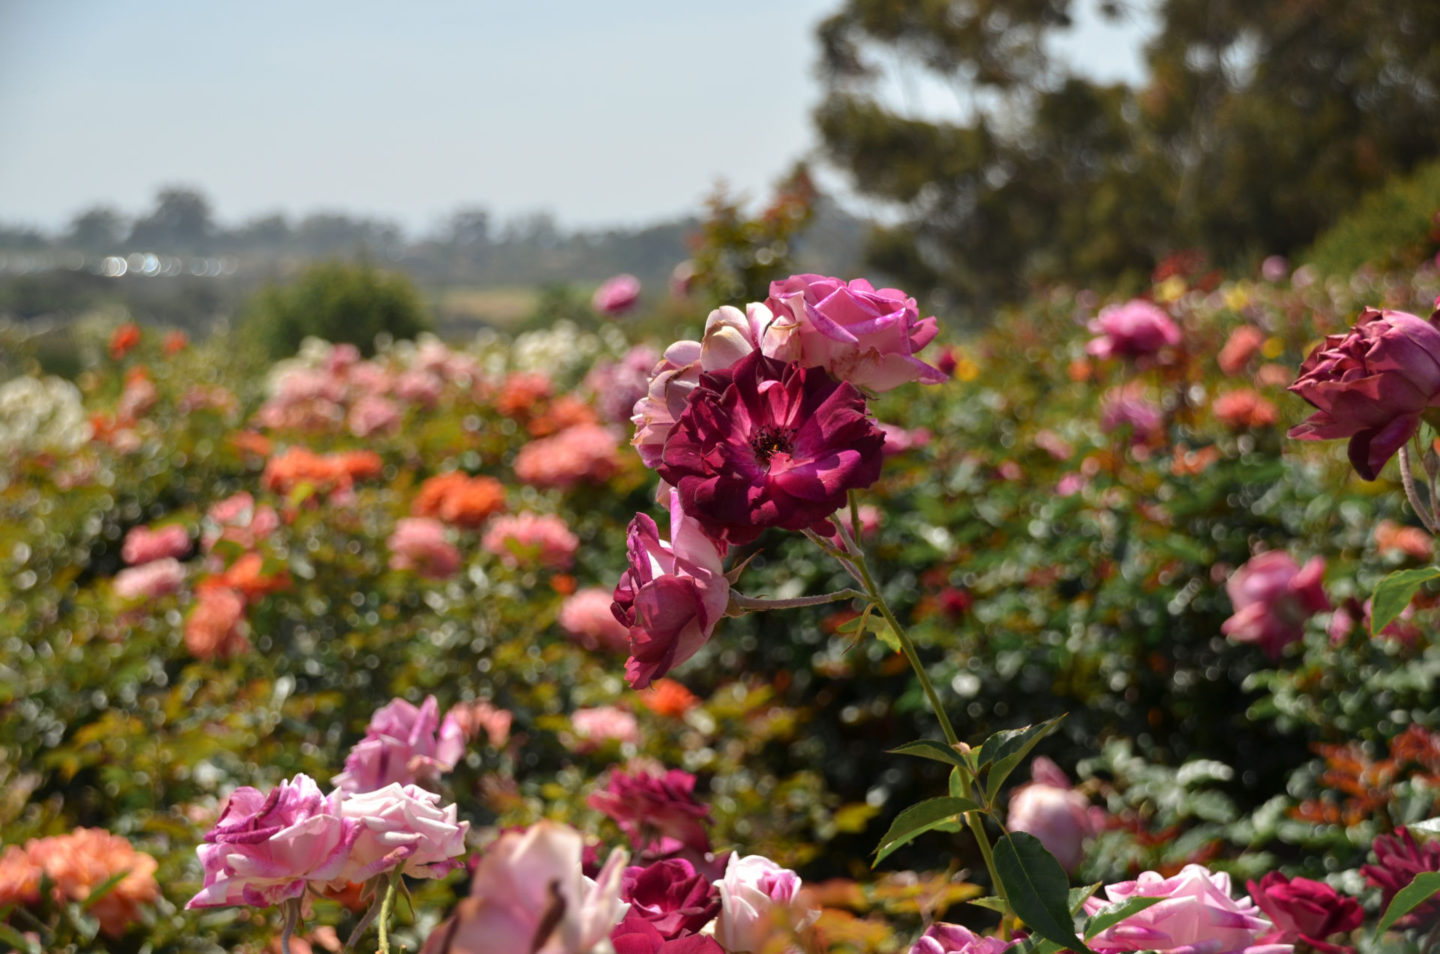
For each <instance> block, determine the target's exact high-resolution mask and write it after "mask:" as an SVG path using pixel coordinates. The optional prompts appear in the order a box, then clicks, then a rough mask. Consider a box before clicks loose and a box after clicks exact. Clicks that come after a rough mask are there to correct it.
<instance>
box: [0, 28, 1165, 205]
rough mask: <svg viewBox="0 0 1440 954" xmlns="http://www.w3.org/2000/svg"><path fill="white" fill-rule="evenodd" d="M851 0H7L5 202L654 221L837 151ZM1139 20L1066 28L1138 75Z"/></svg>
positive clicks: (1107, 72)
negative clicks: (829, 27)
mask: <svg viewBox="0 0 1440 954" xmlns="http://www.w3.org/2000/svg"><path fill="white" fill-rule="evenodd" d="M839 2H840V0H726V2H724V3H716V2H705V3H697V2H692V0H526V2H518V3H517V2H505V3H500V2H495V0H470V2H461V0H414V2H411V3H405V4H400V3H395V2H379V0H345V2H335V0H245V2H243V3H242V2H229V0H206V2H199V3H197V2H195V0H183V2H182V0H146V2H144V3H139V2H133V0H132V2H128V3H127V2H123V0H62V2H49V0H0V222H5V223H10V224H22V223H23V224H28V225H35V226H39V227H41V228H44V229H55V228H58V227H61V226H63V225H64V224H65V223H66V222H67V221H68V220H69V219H70V218H71V217H72V216H73V215H74V214H75V213H76V212H77V211H80V210H81V209H84V208H87V207H90V206H93V205H96V204H107V205H111V206H114V207H116V208H118V209H119V210H121V211H122V212H124V213H126V214H130V215H134V214H138V213H142V212H144V211H145V210H147V209H148V208H149V207H150V205H151V203H152V201H153V198H154V195H155V192H156V190H157V188H159V187H161V186H165V185H172V184H176V185H185V186H190V187H194V188H197V189H199V190H200V191H202V192H203V193H205V195H206V196H207V197H208V198H209V199H210V200H211V202H212V203H213V205H214V207H215V212H216V215H217V217H218V218H219V219H220V220H221V221H222V222H225V223H227V224H235V223H238V222H240V221H243V220H245V219H248V218H252V217H255V216H258V215H261V214H265V213H269V212H273V211H283V212H286V213H287V214H290V215H296V214H304V213H306V212H312V211H316V210H322V209H324V210H343V211H346V212H349V213H352V214H364V215H378V216H383V217H386V218H391V219H395V220H397V221H399V222H400V223H401V224H402V225H403V226H405V227H406V228H407V229H409V230H412V231H421V230H425V229H428V228H431V227H433V226H435V225H436V224H437V223H438V222H440V221H441V220H442V219H443V218H444V216H445V215H446V214H448V213H449V212H450V211H452V210H454V209H455V208H457V207H459V206H480V207H484V208H488V209H490V210H491V212H492V213H494V214H495V215H496V216H498V217H499V218H501V219H504V218H509V217H513V216H517V215H524V214H527V213H532V212H536V211H546V212H549V213H551V214H553V215H555V216H556V218H557V219H558V221H559V222H560V223H561V224H562V225H563V226H566V227H570V228H598V227H603V226H625V225H637V224H641V223H645V222H653V221H656V220H661V219H665V218H672V217H675V216H680V215H685V214H693V213H695V212H697V211H698V210H699V209H700V206H701V203H702V201H703V200H704V198H705V196H706V195H708V194H709V193H710V192H711V191H712V189H713V188H714V186H715V184H716V182H718V181H721V180H723V181H724V182H726V183H727V184H728V185H729V186H730V187H731V188H733V189H735V190H738V191H739V192H741V193H742V194H744V195H747V196H750V197H752V198H760V197H763V196H765V195H766V194H767V193H768V189H769V187H770V186H771V185H772V184H773V183H774V182H775V181H776V180H777V179H778V178H780V177H781V176H782V175H783V174H784V173H785V172H786V171H787V170H788V169H789V168H790V167H791V166H792V165H793V163H794V162H795V161H796V160H797V159H799V158H801V157H804V156H807V155H811V154H813V152H814V151H815V149H816V142H817V137H816V134H815V132H814V130H813V128H812V124H811V122H810V113H811V111H812V110H813V108H814V107H815V105H816V104H817V103H818V102H819V100H820V98H821V95H822V91H821V87H820V83H819V81H818V79H817V78H816V76H815V66H816V63H817V61H818V56H819V53H818V46H817V44H816V42H815V39H814V34H815V29H814V28H815V25H816V24H817V23H818V22H819V21H820V20H821V19H823V18H824V17H825V16H827V15H829V14H830V13H832V12H833V11H834V10H835V9H836V8H837V7H838V5H839ZM1139 39H1140V31H1139V28H1138V27H1134V26H1132V27H1130V28H1128V29H1122V30H1118V31H1117V30H1109V29H1105V28H1103V27H1101V26H1099V25H1098V24H1096V23H1092V22H1088V21H1086V22H1084V23H1083V24H1082V27H1081V29H1080V30H1079V31H1077V35H1076V36H1075V37H1074V38H1072V39H1070V40H1068V41H1067V42H1066V43H1065V44H1064V48H1065V51H1066V52H1067V53H1068V54H1069V55H1070V56H1071V58H1072V59H1073V60H1074V61H1075V62H1076V63H1077V64H1078V65H1080V66H1081V67H1082V68H1083V69H1086V70H1087V71H1089V72H1091V73H1093V74H1095V75H1098V76H1101V77H1102V78H1106V79H1132V80H1133V79H1136V78H1138V76H1139V75H1140V65H1139V57H1138V45H1139ZM822 181H824V180H822ZM834 184H835V185H836V186H838V185H839V180H838V179H837V180H835V181H834Z"/></svg>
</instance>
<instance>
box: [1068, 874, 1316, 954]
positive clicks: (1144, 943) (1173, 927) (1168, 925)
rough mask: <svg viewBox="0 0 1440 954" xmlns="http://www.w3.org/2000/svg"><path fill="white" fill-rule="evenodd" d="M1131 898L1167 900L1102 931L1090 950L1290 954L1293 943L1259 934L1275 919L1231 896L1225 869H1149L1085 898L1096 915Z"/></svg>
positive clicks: (1105, 953)
mask: <svg viewBox="0 0 1440 954" xmlns="http://www.w3.org/2000/svg"><path fill="white" fill-rule="evenodd" d="M1131 898H1165V899H1166V900H1165V901H1163V902H1161V903H1160V904H1156V905H1152V906H1151V907H1148V908H1146V909H1145V910H1143V911H1140V912H1138V913H1136V914H1132V915H1130V917H1128V918H1126V919H1125V920H1123V921H1121V922H1120V923H1119V924H1116V925H1113V926H1112V927H1108V928H1106V929H1105V930H1103V931H1101V932H1100V933H1099V934H1097V935H1096V936H1095V937H1094V938H1092V939H1091V941H1090V948H1091V950H1093V951H1095V952H1097V954H1115V952H1119V951H1156V952H1160V954H1165V952H1174V954H1198V952H1200V951H1204V952H1205V954H1292V948H1291V945H1289V944H1271V943H1267V942H1264V941H1262V940H1261V938H1262V937H1264V936H1265V935H1266V934H1268V933H1269V932H1270V930H1271V929H1272V927H1273V925H1271V923H1270V922H1269V921H1267V920H1265V918H1263V917H1261V916H1260V913H1259V911H1258V910H1257V909H1256V907H1255V902H1253V901H1251V900H1250V899H1249V898H1246V899H1244V900H1242V901H1236V900H1235V899H1233V898H1231V897H1230V876H1229V875H1227V874H1225V873H1224V872H1213V873H1212V872H1211V871H1210V870H1209V869H1207V868H1204V867H1202V866H1201V865H1186V866H1185V868H1184V869H1183V870H1182V871H1181V872H1180V873H1179V874H1178V875H1175V876H1174V877H1173V878H1166V877H1162V876H1161V875H1160V874H1158V873H1157V872H1154V871H1146V872H1143V873H1142V874H1141V875H1140V877H1139V878H1138V879H1136V880H1134V881H1124V882H1121V883H1119V884H1112V885H1108V886H1107V887H1106V888H1105V898H1104V899H1101V898H1099V897H1092V898H1090V899H1089V900H1087V901H1086V902H1085V913H1086V914H1089V915H1091V916H1094V915H1096V914H1099V913H1100V912H1101V911H1104V910H1105V909H1107V908H1109V907H1113V906H1115V905H1119V904H1123V903H1124V902H1126V901H1128V900H1130V899H1131Z"/></svg>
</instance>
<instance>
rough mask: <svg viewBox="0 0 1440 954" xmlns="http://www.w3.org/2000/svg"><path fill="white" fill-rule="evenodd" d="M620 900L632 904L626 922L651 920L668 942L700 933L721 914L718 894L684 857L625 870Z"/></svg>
mask: <svg viewBox="0 0 1440 954" xmlns="http://www.w3.org/2000/svg"><path fill="white" fill-rule="evenodd" d="M620 897H621V899H622V900H625V901H628V902H630V911H629V913H628V914H626V916H625V917H626V919H627V920H629V919H632V918H642V919H644V920H646V921H649V922H650V925H651V926H652V927H654V928H655V930H657V931H659V932H660V933H661V934H662V935H664V936H665V938H666V939H670V938H677V937H682V936H684V935H686V934H696V933H699V931H700V929H701V928H703V927H704V926H705V925H707V924H709V923H710V922H711V921H712V920H714V918H715V915H716V914H718V913H720V894H719V892H717V891H716V890H715V886H714V885H712V884H711V883H710V882H709V881H707V880H705V876H704V875H702V874H700V873H699V872H697V871H696V870H695V866H694V865H692V864H691V863H690V862H688V861H686V860H685V859H684V858H664V859H662V860H660V861H656V862H654V863H653V864H651V865H649V866H648V867H640V866H638V865H637V866H632V867H630V868H626V869H625V875H624V877H622V878H621V880H620ZM623 926H624V925H623V923H622V925H621V927H623ZM616 930H619V928H617V929H616Z"/></svg>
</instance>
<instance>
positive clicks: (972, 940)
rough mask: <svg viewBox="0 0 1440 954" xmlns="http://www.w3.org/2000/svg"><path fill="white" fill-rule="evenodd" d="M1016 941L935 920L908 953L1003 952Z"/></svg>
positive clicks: (977, 953) (1016, 942)
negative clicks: (976, 932) (980, 933)
mask: <svg viewBox="0 0 1440 954" xmlns="http://www.w3.org/2000/svg"><path fill="white" fill-rule="evenodd" d="M1018 943H1019V942H1018V941H1002V940H1000V939H999V938H998V937H983V936H981V935H979V934H972V933H971V932H970V929H969V928H965V927H961V926H960V925H958V924H946V923H945V922H943V921H937V922H936V923H934V924H932V925H930V926H929V927H928V928H926V929H925V933H924V934H922V935H920V939H919V940H918V941H916V942H915V944H914V945H913V946H912V947H911V948H910V954H1003V952H1005V951H1008V950H1009V949H1010V948H1012V947H1014V946H1015V945H1016V944H1018Z"/></svg>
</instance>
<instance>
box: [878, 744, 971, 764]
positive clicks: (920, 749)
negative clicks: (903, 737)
mask: <svg viewBox="0 0 1440 954" xmlns="http://www.w3.org/2000/svg"><path fill="white" fill-rule="evenodd" d="M889 754H891V755H913V756H915V757H916V758H922V759H933V760H934V761H936V762H944V763H945V764H946V765H953V766H955V767H956V768H964V767H965V759H964V757H963V756H962V755H961V754H960V753H959V752H956V751H955V750H954V749H952V748H950V746H948V745H946V744H945V743H944V742H936V741H935V740H934V739H921V740H920V741H918V742H906V743H905V744H904V745H902V746H900V747H899V748H895V749H891V750H890V753H889Z"/></svg>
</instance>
